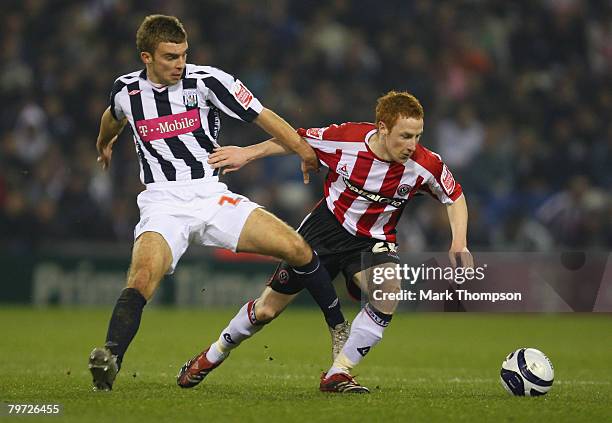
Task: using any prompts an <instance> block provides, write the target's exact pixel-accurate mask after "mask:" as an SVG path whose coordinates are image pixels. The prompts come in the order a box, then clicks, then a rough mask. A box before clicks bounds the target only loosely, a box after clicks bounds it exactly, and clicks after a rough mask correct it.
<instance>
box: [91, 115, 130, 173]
mask: <svg viewBox="0 0 612 423" xmlns="http://www.w3.org/2000/svg"><path fill="white" fill-rule="evenodd" d="M126 123H127V119H126V118H124V119H122V120H120V121H119V120H116V119H115V118H114V117H113V115H112V114H111V111H110V107H108V108H107V109H106V110H105V111H104V113H102V119H101V120H100V132H99V134H98V140H97V141H96V149H97V150H98V162H100V163H102V169H104V170H106V169H108V167H109V166H110V160H111V156H112V154H113V144H115V142H116V141H117V137H118V136H119V134H120V133H121V131H122V130H123V128H124V127H125V124H126Z"/></svg>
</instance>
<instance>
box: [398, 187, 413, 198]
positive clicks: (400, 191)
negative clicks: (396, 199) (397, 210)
mask: <svg viewBox="0 0 612 423" xmlns="http://www.w3.org/2000/svg"><path fill="white" fill-rule="evenodd" d="M411 189H412V187H411V186H410V185H408V184H401V185H400V186H399V188H397V195H399V196H400V197H404V196H405V195H407V194H408V193H409V192H410V190H411Z"/></svg>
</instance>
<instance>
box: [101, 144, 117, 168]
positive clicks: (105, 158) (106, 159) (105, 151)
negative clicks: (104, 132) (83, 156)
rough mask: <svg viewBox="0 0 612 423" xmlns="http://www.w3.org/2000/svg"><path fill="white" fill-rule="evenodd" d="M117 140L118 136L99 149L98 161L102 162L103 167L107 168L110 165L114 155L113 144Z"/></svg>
mask: <svg viewBox="0 0 612 423" xmlns="http://www.w3.org/2000/svg"><path fill="white" fill-rule="evenodd" d="M115 142H117V136H115V137H113V139H112V140H111V141H110V142H109V143H108V145H106V147H104V148H102V149H101V150H98V159H97V161H98V163H102V169H103V170H107V169H108V168H109V167H110V162H111V158H112V156H113V144H115Z"/></svg>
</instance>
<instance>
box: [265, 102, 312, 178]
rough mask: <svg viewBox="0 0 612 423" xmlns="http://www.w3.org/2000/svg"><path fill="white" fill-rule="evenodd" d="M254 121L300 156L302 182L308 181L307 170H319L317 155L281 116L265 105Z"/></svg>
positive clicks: (278, 141)
mask: <svg viewBox="0 0 612 423" xmlns="http://www.w3.org/2000/svg"><path fill="white" fill-rule="evenodd" d="M254 122H255V123H256V124H257V125H259V127H260V128H261V129H263V130H264V131H266V132H267V133H268V134H270V135H272V136H273V137H274V138H275V139H276V142H277V143H279V144H281V145H282V146H284V147H286V148H288V149H290V150H291V151H293V152H295V153H296V154H297V155H298V156H300V157H301V158H302V172H303V173H304V183H308V180H309V177H308V172H310V171H315V172H316V171H318V170H319V161H318V160H317V155H316V154H315V152H314V150H313V149H312V148H311V147H310V146H309V145H308V143H307V142H306V141H305V140H304V139H303V138H302V137H300V136H299V135H298V133H297V132H296V131H295V129H294V128H292V127H291V125H289V124H288V123H287V122H286V121H285V120H284V119H283V118H281V117H280V116H278V115H277V114H276V113H274V112H273V111H272V110H270V109H266V108H265V107H264V109H263V110H262V111H261V113H260V114H259V116H257V118H256V119H255V121H254Z"/></svg>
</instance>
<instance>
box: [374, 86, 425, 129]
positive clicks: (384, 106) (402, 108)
mask: <svg viewBox="0 0 612 423" xmlns="http://www.w3.org/2000/svg"><path fill="white" fill-rule="evenodd" d="M400 116H401V117H404V118H414V119H423V117H424V116H425V112H424V111H423V106H421V103H420V102H419V100H417V98H416V97H415V96H413V95H412V94H410V93H407V92H405V91H404V92H397V91H389V92H388V93H387V94H385V95H383V96H382V97H380V98H379V99H378V100H377V101H376V124H377V125H378V122H383V123H384V124H385V126H386V127H387V128H388V129H389V131H390V130H391V129H393V126H395V124H396V123H397V119H398V118H399V117H400Z"/></svg>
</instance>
